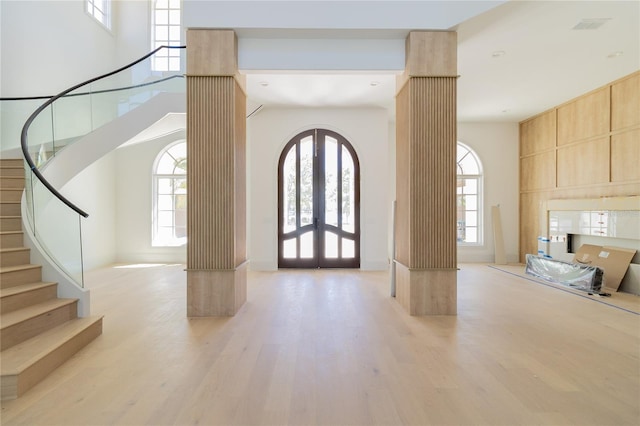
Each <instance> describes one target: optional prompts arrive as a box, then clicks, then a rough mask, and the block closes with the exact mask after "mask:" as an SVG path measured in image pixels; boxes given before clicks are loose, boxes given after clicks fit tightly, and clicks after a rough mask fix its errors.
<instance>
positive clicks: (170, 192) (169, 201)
mask: <svg viewBox="0 0 640 426" xmlns="http://www.w3.org/2000/svg"><path fill="white" fill-rule="evenodd" d="M186 243H187V143H186V142H185V141H178V142H175V143H173V144H171V145H169V146H168V147H167V148H165V149H164V150H163V151H162V152H161V153H160V155H158V158H157V159H156V162H155V166H154V171H153V245H154V246H181V245H184V244H186Z"/></svg>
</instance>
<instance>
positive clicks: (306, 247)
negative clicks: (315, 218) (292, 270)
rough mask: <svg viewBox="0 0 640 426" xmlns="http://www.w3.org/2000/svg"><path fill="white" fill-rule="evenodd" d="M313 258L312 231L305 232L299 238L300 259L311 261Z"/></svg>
mask: <svg viewBox="0 0 640 426" xmlns="http://www.w3.org/2000/svg"><path fill="white" fill-rule="evenodd" d="M312 257H313V231H309V232H305V233H304V234H302V235H301V236H300V258H301V259H311V258H312Z"/></svg>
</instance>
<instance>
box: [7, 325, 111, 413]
mask: <svg viewBox="0 0 640 426" xmlns="http://www.w3.org/2000/svg"><path fill="white" fill-rule="evenodd" d="M101 334H102V319H100V320H99V321H96V322H95V323H93V324H92V325H91V326H89V327H87V328H85V329H84V330H83V331H81V332H80V333H78V334H77V335H76V336H75V337H74V338H72V339H70V340H68V341H66V342H65V343H64V344H63V345H61V346H60V347H58V348H57V349H56V350H54V351H52V352H50V353H49V354H47V355H46V356H45V357H43V358H42V359H41V360H39V361H38V362H37V363H35V364H33V365H32V366H30V367H29V368H27V369H26V370H24V371H23V372H22V373H21V374H19V375H11V376H3V377H2V400H3V401H6V400H10V399H16V398H18V397H20V396H22V395H23V394H24V393H25V392H26V391H28V390H29V389H31V388H32V387H33V386H35V385H36V384H38V383H39V382H41V381H42V380H43V379H44V378H45V377H47V376H48V375H49V374H50V373H51V372H52V371H53V370H55V369H56V368H58V367H59V366H60V365H62V364H64V363H65V362H66V361H67V360H68V359H69V358H71V357H72V356H73V355H75V354H76V353H77V352H78V351H80V350H81V349H82V348H84V347H85V346H87V345H88V344H89V343H91V342H92V341H93V340H95V339H96V338H97V337H98V336H100V335H101Z"/></svg>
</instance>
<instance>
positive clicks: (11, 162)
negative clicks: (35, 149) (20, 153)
mask: <svg viewBox="0 0 640 426" xmlns="http://www.w3.org/2000/svg"><path fill="white" fill-rule="evenodd" d="M23 164H24V160H23V159H22V158H3V159H2V160H0V168H2V167H21V166H22V165H23Z"/></svg>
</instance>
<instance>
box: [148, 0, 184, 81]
mask: <svg viewBox="0 0 640 426" xmlns="http://www.w3.org/2000/svg"><path fill="white" fill-rule="evenodd" d="M158 1H166V2H167V7H166V8H164V7H163V8H160V9H159V8H158V6H157V5H158ZM173 2H177V3H178V7H177V8H176V7H171V6H172V3H173ZM159 10H161V11H165V10H166V11H167V23H166V24H158V23H157V22H156V16H157V12H158V11H159ZM171 11H174V12H175V11H178V13H179V16H180V18H179V19H180V22H179V23H178V24H177V25H176V24H172V22H171V18H170V16H171ZM182 18H183V11H182V0H152V1H151V36H150V37H151V50H155V49H157V48H158V47H160V46H181V45H182ZM159 27H163V28H166V31H167V37H166V38H162V39H158V38H157V33H158V28H159ZM171 27H177V29H178V38H177V39H175V38H172V37H171V36H170V34H171ZM175 59H177V65H176V62H175ZM161 63H162V64H163V65H164V66H159V64H161ZM181 63H182V56H181V51H180V49H163V50H160V51H159V52H157V53H156V54H155V55H154V56H153V57H152V58H151V71H154V72H176V71H180V70H181V68H182V64H181Z"/></svg>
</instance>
